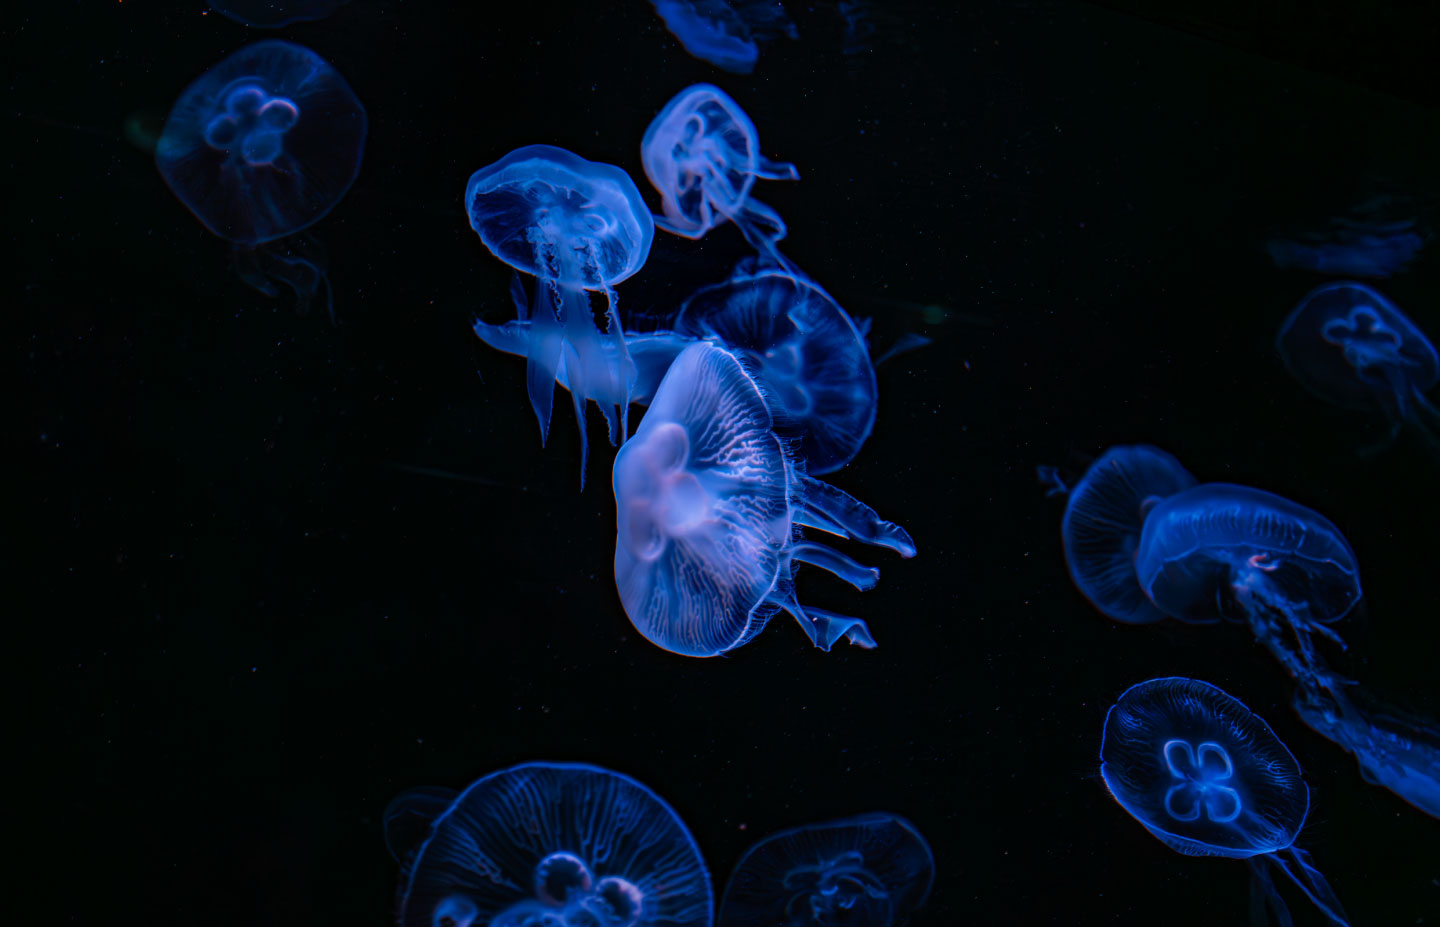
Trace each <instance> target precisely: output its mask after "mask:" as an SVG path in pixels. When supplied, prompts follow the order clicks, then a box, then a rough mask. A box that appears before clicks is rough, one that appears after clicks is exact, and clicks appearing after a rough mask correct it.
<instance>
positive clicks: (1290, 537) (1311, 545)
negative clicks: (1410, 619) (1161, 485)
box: [1135, 483, 1361, 626]
mask: <svg viewBox="0 0 1440 927" xmlns="http://www.w3.org/2000/svg"><path fill="white" fill-rule="evenodd" d="M1135 573H1136V575H1137V577H1138V578H1139V581H1140V586H1141V588H1143V589H1144V590H1145V593H1146V595H1148V596H1149V597H1150V600H1151V601H1152V602H1154V603H1155V605H1156V607H1158V608H1159V609H1160V610H1161V611H1162V612H1164V613H1165V614H1167V615H1171V616H1173V617H1176V618H1179V619H1181V620H1184V621H1194V622H1207V621H1215V620H1218V619H1221V618H1227V619H1232V620H1244V619H1247V618H1252V619H1253V618H1254V616H1255V614H1256V612H1257V609H1259V608H1263V607H1266V606H1268V607H1270V608H1279V609H1283V610H1284V611H1286V613H1287V614H1288V615H1291V616H1294V617H1293V619H1292V620H1295V621H1296V623H1298V624H1302V625H1306V626H1313V625H1314V624H1316V623H1320V624H1324V623H1328V622H1333V621H1338V620H1340V619H1341V618H1343V617H1345V615H1346V614H1348V613H1349V611H1350V610H1351V609H1352V608H1353V607H1354V606H1355V603H1356V602H1358V601H1359V600H1360V597H1361V589H1360V570H1359V566H1358V564H1357V562H1356V559H1355V552H1354V551H1353V550H1351V549H1350V544H1349V542H1348V541H1346V540H1345V536H1344V535H1343V534H1341V533H1340V529H1338V528H1337V527H1335V525H1334V524H1332V523H1331V522H1330V521H1329V519H1327V518H1325V517H1324V516H1323V515H1321V514H1320V513H1318V512H1315V511H1312V510H1310V509H1308V508H1306V507H1304V506H1303V505H1300V504H1298V503H1296V502H1292V501H1290V500H1289V499H1285V498H1283V497H1281V496H1277V495H1275V494H1274V493H1269V492H1265V491H1264V490H1260V489H1254V488H1251V487H1249V486H1236V485H1233V484H1229V483H1204V484H1201V485H1199V486H1195V487H1193V488H1191V489H1187V490H1185V491H1183V492H1180V493H1177V494H1175V495H1173V496H1170V497H1169V498H1168V499H1165V500H1164V501H1162V502H1160V503H1159V504H1158V505H1157V506H1156V507H1155V508H1154V510H1153V511H1151V512H1150V514H1149V517H1148V518H1147V519H1146V520H1145V526H1144V529H1143V531H1142V532H1141V536H1140V545H1139V548H1138V550H1137V551H1136V554H1135Z"/></svg>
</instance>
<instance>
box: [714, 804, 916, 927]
mask: <svg viewBox="0 0 1440 927" xmlns="http://www.w3.org/2000/svg"><path fill="white" fill-rule="evenodd" d="M934 879H935V858H934V856H933V855H932V854H931V852H930V845H929V844H928V843H926V842H925V838H924V837H922V836H921V835H920V832H919V831H917V830H916V829H915V827H914V826H913V825H912V824H911V823H910V822H909V821H907V820H905V819H904V818H901V817H897V816H895V815H893V814H880V813H875V814H862V815H860V816H858V817H853V818H847V819H845V820H843V821H828V822H826V823H823V824H809V825H806V826H804V827H795V828H791V829H790V830H784V831H781V832H779V833H777V834H771V835H770V836H769V837H766V838H765V839H764V840H761V841H760V842H759V843H757V844H755V845H754V846H753V847H751V848H750V849H748V850H746V851H745V855H744V856H742V857H741V858H740V862H739V863H738V864H736V866H735V871H734V873H732V874H731V876H730V881H729V883H728V884H726V886H725V895H724V897H723V899H722V900H721V902H720V916H719V917H718V918H717V923H718V924H719V925H720V927H898V925H900V924H904V923H905V922H906V920H907V918H908V916H909V914H910V913H911V912H912V911H914V910H916V909H917V908H920V907H921V906H922V905H924V904H925V901H926V899H927V897H928V896H929V894H930V885H931V883H932V882H933V881H934Z"/></svg>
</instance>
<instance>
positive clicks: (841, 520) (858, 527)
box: [795, 474, 915, 557]
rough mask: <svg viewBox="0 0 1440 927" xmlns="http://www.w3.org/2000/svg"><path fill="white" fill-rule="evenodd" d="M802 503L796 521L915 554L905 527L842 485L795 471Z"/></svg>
mask: <svg viewBox="0 0 1440 927" xmlns="http://www.w3.org/2000/svg"><path fill="white" fill-rule="evenodd" d="M796 478H797V480H798V481H799V483H800V487H801V492H802V494H803V495H802V499H803V501H802V503H801V505H800V507H799V509H798V510H797V511H796V512H795V522H796V523H797V524H801V525H804V526H806V527H808V528H817V529H819V530H821V531H827V532H829V533H830V534H835V535H839V536H840V537H849V538H853V539H854V540H857V541H860V542H861V543H864V544H872V545H875V546H877V547H888V548H890V549H891V550H893V551H896V552H897V553H899V554H900V556H902V557H913V556H915V542H914V541H913V540H911V538H910V534H909V532H907V531H906V530H905V529H904V528H902V527H900V526H899V525H897V524H895V523H894V522H888V521H885V520H884V519H882V518H881V517H880V516H879V515H877V514H875V510H874V509H872V508H870V506H868V505H866V504H865V503H863V502H861V501H860V500H859V499H856V498H855V497H854V496H852V495H850V494H849V493H847V492H845V491H844V490H842V489H837V488H836V487H834V486H831V485H830V484H829V483H823V482H821V481H820V480H817V479H815V478H814V477H810V476H806V475H804V474H797V475H796Z"/></svg>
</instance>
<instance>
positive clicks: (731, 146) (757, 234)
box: [640, 84, 800, 270]
mask: <svg viewBox="0 0 1440 927" xmlns="http://www.w3.org/2000/svg"><path fill="white" fill-rule="evenodd" d="M640 158H641V161H642V162H643V163H644V165H645V176H647V177H649V178H650V183H651V184H653V185H654V187H655V189H656V191H658V192H659V194H660V203H661V211H662V212H663V213H664V215H663V216H659V217H656V224H657V225H658V226H660V228H662V229H664V230H665V231H667V232H671V233H672V234H675V235H680V236H682V237H685V238H701V237H703V236H704V235H705V233H706V232H708V231H710V230H711V229H712V228H714V227H715V226H717V225H719V224H721V223H723V222H725V221H727V220H728V221H730V222H733V223H735V226H736V227H737V228H738V229H740V232H741V233H742V234H743V235H744V236H745V240H746V241H748V242H750V244H751V245H752V246H753V247H754V248H755V249H756V250H758V251H759V252H761V253H762V254H765V255H768V256H769V257H771V258H773V259H774V260H775V261H776V262H777V263H778V264H780V266H782V267H785V268H786V269H790V270H793V269H794V268H793V267H792V266H791V265H790V263H789V262H788V261H786V260H785V259H784V257H783V256H781V255H780V252H779V250H778V249H777V248H776V246H775V243H776V242H778V241H779V240H780V239H782V238H784V237H785V233H786V228H785V221H784V220H783V219H781V218H780V214H779V213H777V212H776V211H775V210H773V209H771V208H770V207H769V206H766V205H765V204H764V203H761V202H759V201H757V200H756V199H755V198H754V197H752V196H751V195H750V188H751V187H753V186H754V185H755V179H756V178H757V177H762V178H765V179H767V180H799V179H800V173H799V171H797V170H796V169H795V165H793V164H782V163H779V162H776V161H770V160H767V159H766V158H765V157H764V156H762V155H761V154H760V139H759V134H758V133H757V132H756V131H755V124H754V123H753V122H751V121H750V117H749V116H747V115H745V111H744V110H742V109H741V108H740V105H739V104H738V103H736V102H735V101H734V100H732V99H731V98H730V96H729V95H728V94H726V93H725V91H723V90H721V89H720V88H719V87H715V86H713V85H711V84H695V85H694V86H691V87H686V88H685V89H684V90H682V91H680V92H679V93H678V94H676V95H675V97H674V98H673V99H672V100H671V101H670V102H669V103H667V104H665V108H664V109H662V110H661V111H660V114H659V115H658V116H656V117H655V119H654V120H653V121H652V122H651V123H650V127H649V128H648V129H646V130H645V137H644V138H643V139H642V140H641V142H640Z"/></svg>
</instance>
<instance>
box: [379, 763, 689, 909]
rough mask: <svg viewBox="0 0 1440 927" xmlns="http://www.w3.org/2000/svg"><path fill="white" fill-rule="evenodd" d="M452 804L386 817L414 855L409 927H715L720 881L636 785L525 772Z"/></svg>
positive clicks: (428, 792) (393, 836)
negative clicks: (715, 884)
mask: <svg viewBox="0 0 1440 927" xmlns="http://www.w3.org/2000/svg"><path fill="white" fill-rule="evenodd" d="M446 797H447V796H446V795H445V793H444V791H443V790H437V789H420V790H417V791H415V792H407V793H405V794H403V795H401V796H400V797H399V798H397V799H395V801H393V802H391V803H390V807H389V808H388V809H387V810H386V842H387V844H389V845H391V846H392V850H393V849H394V846H395V845H397V844H398V845H400V846H402V847H410V849H409V850H408V852H406V853H405V854H404V857H405V861H404V869H403V871H402V872H401V878H400V890H399V904H398V907H399V922H400V925H401V927H710V925H711V924H712V923H713V920H714V918H713V914H712V911H713V907H714V898H713V896H712V894H711V891H710V875H709V873H708V872H707V871H706V869H705V863H704V861H703V860H702V858H701V856H700V850H699V848H698V847H697V846H696V845H695V840H694V838H692V837H691V836H690V832H689V830H687V829H686V827H685V825H684V823H683V822H682V821H681V820H680V818H679V817H678V816H677V815H676V814H675V812H674V811H673V810H672V809H671V808H670V806H669V805H667V804H666V803H665V802H664V801H663V800H662V799H661V798H660V797H659V796H657V795H656V794H655V793H654V792H652V791H650V789H648V788H646V787H645V786H643V785H641V784H640V783H639V782H636V781H635V780H634V779H631V778H630V777H629V776H625V775H622V774H620V773H617V772H612V771H610V770H607V769H601V768H599V767H596V766H587V765H584V764H580V763H526V764H523V765H520V766H514V767H511V768H510V769H504V770H501V771H499V772H495V773H491V774H490V775H488V776H485V777H484V778H482V779H480V780H478V781H476V782H475V783H473V784H472V785H471V786H470V787H469V788H467V789H466V790H465V791H464V792H461V793H459V794H455V795H454V797H453V799H452V800H451V801H449V802H448V804H447V803H445V802H444V799H445V798H446ZM417 822H428V824H427V826H425V827H424V828H423V829H422V828H417V826H416V825H417ZM395 827H398V828H399V830H398V832H395V833H392V828H395ZM417 834H423V836H417Z"/></svg>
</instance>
